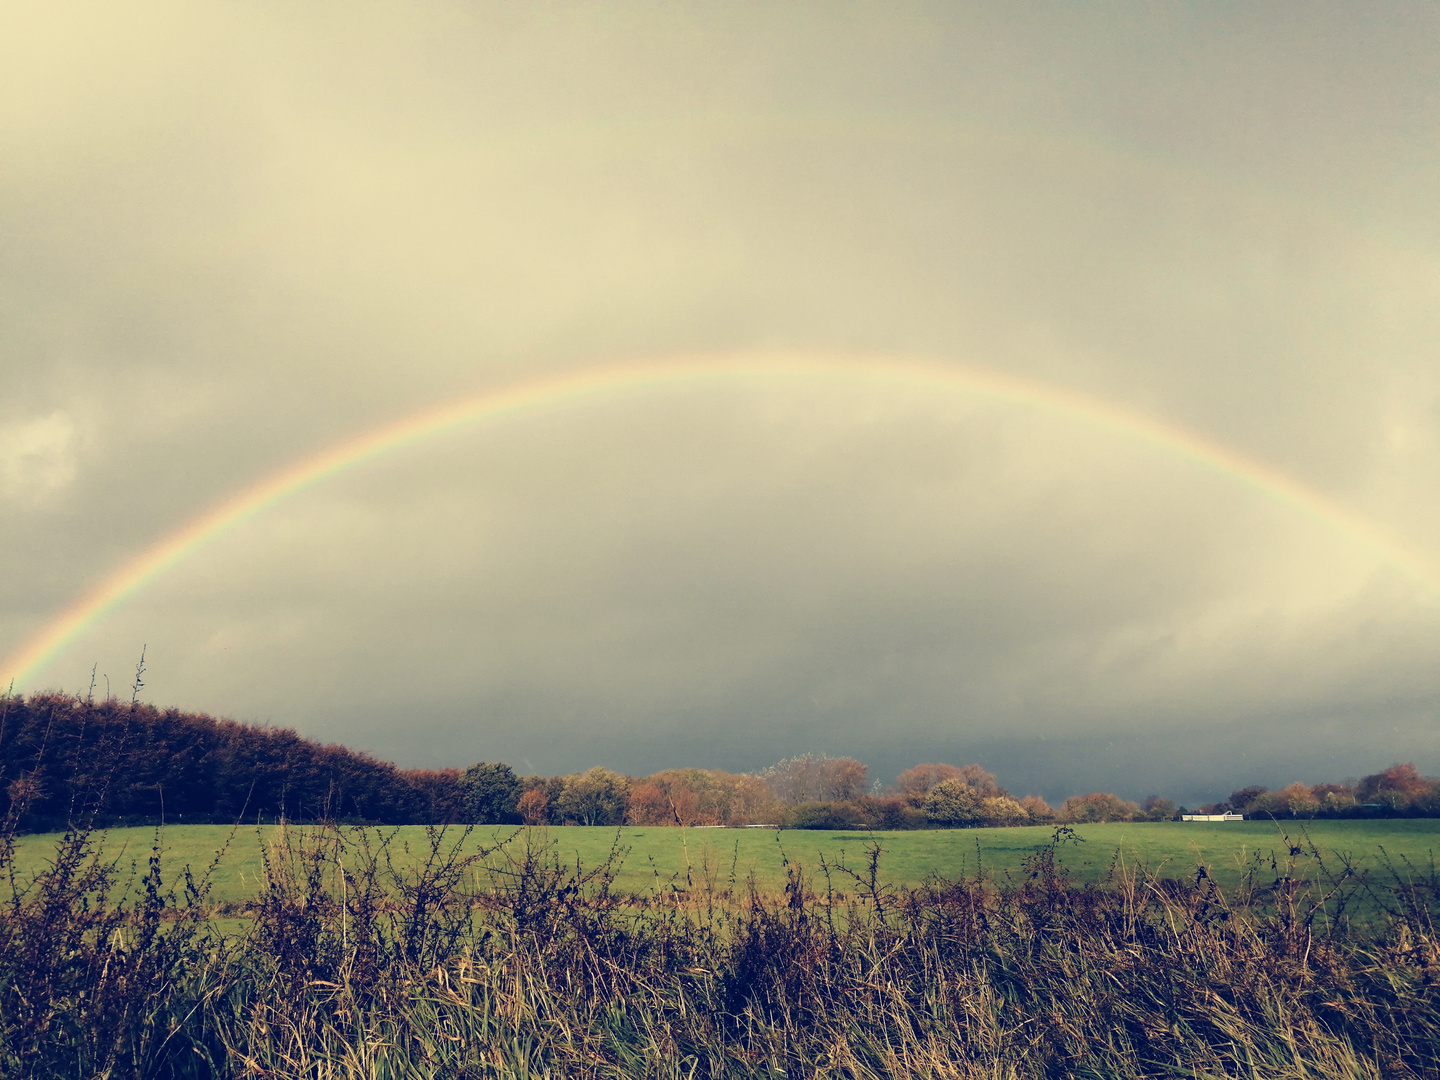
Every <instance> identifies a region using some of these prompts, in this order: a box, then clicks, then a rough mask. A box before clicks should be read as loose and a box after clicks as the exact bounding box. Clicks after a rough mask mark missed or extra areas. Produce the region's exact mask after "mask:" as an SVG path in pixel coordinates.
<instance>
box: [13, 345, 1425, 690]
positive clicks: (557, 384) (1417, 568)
mask: <svg viewBox="0 0 1440 1080" xmlns="http://www.w3.org/2000/svg"><path fill="white" fill-rule="evenodd" d="M773 379H816V380H829V381H836V380H840V381H851V382H869V383H876V384H882V385H883V384H889V385H895V386H906V387H929V388H933V389H936V390H939V391H943V392H946V393H955V394H970V395H978V396H980V397H984V398H988V399H991V400H994V401H999V402H1005V403H1009V404H1012V405H1015V406H1017V407H1024V408H1031V409H1038V410H1041V411H1044V412H1047V413H1050V414H1052V415H1056V416H1060V417H1065V418H1068V419H1070V420H1072V421H1076V422H1079V423H1083V424H1088V425H1092V426H1095V427H1099V428H1102V429H1105V430H1107V431H1110V432H1114V433H1116V434H1118V435H1120V436H1122V437H1125V438H1129V439H1132V440H1134V441H1137V442H1139V443H1141V444H1144V445H1147V446H1149V447H1152V448H1154V449H1156V450H1159V451H1162V452H1165V453H1168V454H1173V455H1177V456H1179V457H1181V458H1184V459H1187V460H1189V461H1191V462H1194V463H1196V464H1198V465H1200V466H1202V467H1204V468H1206V469H1209V470H1211V471H1213V472H1216V473H1219V474H1221V475H1223V476H1225V477H1228V478H1229V479H1231V480H1232V481H1234V482H1237V483H1241V484H1244V485H1245V486H1248V487H1250V488H1252V489H1254V490H1256V491H1258V492H1260V493H1261V494H1263V495H1264V496H1266V497H1267V498H1270V499H1272V500H1274V501H1275V502H1277V503H1280V504H1282V505H1285V506H1287V507H1289V508H1290V509H1292V510H1294V511H1296V512H1298V513H1300V514H1302V515H1304V516H1306V517H1308V518H1310V519H1312V520H1314V521H1316V522H1317V523H1319V524H1320V525H1322V526H1323V527H1325V528H1327V529H1330V530H1333V531H1335V532H1338V533H1340V534H1341V535H1344V536H1346V537H1348V538H1349V539H1350V540H1351V541H1352V542H1354V543H1356V544H1358V545H1359V546H1361V547H1363V548H1365V549H1367V550H1369V551H1371V552H1372V553H1374V554H1376V555H1378V556H1379V557H1380V558H1381V559H1383V560H1384V561H1385V562H1387V563H1390V564H1391V565H1393V566H1395V567H1396V568H1397V569H1399V570H1400V571H1401V572H1403V573H1404V574H1406V575H1407V576H1409V577H1410V578H1413V579H1414V580H1415V581H1417V582H1419V583H1421V584H1422V585H1424V586H1425V587H1426V589H1427V590H1428V591H1429V592H1430V593H1431V594H1432V595H1433V596H1435V597H1437V598H1440V574H1437V572H1436V570H1435V569H1434V568H1433V567H1432V566H1431V565H1430V564H1429V563H1428V562H1426V561H1425V560H1423V559H1422V558H1420V557H1419V556H1418V555H1416V554H1415V553H1414V552H1412V551H1410V550H1409V549H1407V548H1405V547H1404V546H1402V545H1401V544H1399V543H1397V542H1396V541H1395V540H1394V539H1393V538H1391V537H1390V536H1388V535H1387V534H1385V533H1384V532H1383V531H1382V530H1380V529H1379V528H1377V527H1376V526H1375V525H1374V524H1372V523H1371V522H1369V521H1367V520H1366V519H1364V518H1363V517H1360V516H1359V515H1357V514H1355V513H1354V512H1352V511H1351V510H1349V509H1348V508H1346V507H1345V506H1343V505H1342V504H1340V503H1339V502H1337V501H1335V500H1334V499H1331V498H1329V497H1328V496H1326V495H1324V494H1322V493H1320V492H1318V491H1315V490H1314V489H1312V488H1310V487H1308V486H1306V485H1304V484H1302V483H1300V482H1299V481H1297V480H1294V479H1292V478H1291V477H1288V476H1286V475H1285V474H1284V473H1282V472H1280V471H1278V470H1276V469H1273V468H1271V467H1269V466H1267V465H1264V464H1261V463H1259V462H1256V461H1253V460H1251V459H1249V458H1246V457H1244V456H1242V455H1240V454H1238V453H1236V452H1235V451H1233V450H1231V449H1229V448H1227V447H1225V446H1222V445H1220V444H1218V443H1215V442H1213V441H1210V440H1208V439H1205V438H1202V437H1201V436H1200V435H1198V434H1196V433H1194V432H1191V431H1187V430H1186V429H1184V428H1181V427H1178V426H1176V425H1173V424H1169V423H1165V422H1162V421H1160V420H1158V419H1155V418H1154V417H1150V416H1147V415H1145V414H1143V413H1139V412H1135V411H1133V410H1130V409H1127V408H1123V407H1121V406H1119V405H1115V404H1113V403H1111V402H1108V401H1104V400H1102V399H1099V398H1095V397H1091V396H1089V395H1086V394H1081V393H1079V392H1076V391H1074V390H1069V389H1065V388H1062V387H1058V386H1054V385H1052V384H1048V383H1044V382H1040V381H1038V380H1034V379H1026V378H1021V377H1018V376H1014V375H1007V374H1002V373H1000V372H995V371H989V370H986V369H983V368H974V367H964V366H959V365H954V364H937V363H923V362H916V361H910V360H900V359H892V358H883V357H882V358H875V357H854V356H844V357H836V356H819V355H813V354H745V355H741V356H730V357H721V358H710V357H699V358H685V359H676V360H668V361H662V362H645V363H627V364H615V365H608V366H601V367H594V368H589V369H585V370H582V371H572V372H566V373H561V374H553V375H547V376H544V377H542V378H538V379H534V380H529V381H524V382H519V383H516V384H513V385H510V386H504V387H500V388H497V389H491V390H485V391H482V392H480V393H477V394H474V395H471V396H469V397H465V398H463V399H460V400H458V401H451V402H447V403H445V404H442V405H439V406H435V407H433V408H429V409H425V410H423V411H421V412H418V413H414V414H412V415H410V416H406V417H403V418H401V419H399V420H396V421H394V422H392V423H388V424H385V425H383V426H381V427H379V428H376V429H374V430H372V431H368V432H365V433H364V434H361V435H358V436H356V437H354V438H351V439H347V440H345V441H343V442H340V443H337V444H335V445H333V446H330V447H327V448H326V449H324V450H322V451H320V452H319V453H317V454H314V455H312V456H310V457H307V458H305V459H303V460H301V461H297V462H295V463H294V464H292V465H289V466H287V467H285V468H283V469H281V470H279V471H278V472H276V473H274V474H272V475H270V476H268V477H266V478H264V479H262V480H260V481H259V482H258V483H255V484H253V485H252V486H250V487H247V488H245V489H244V490H242V491H240V492H238V493H236V494H234V495H232V496H230V497H229V498H227V499H225V500H224V501H222V502H220V503H218V504H217V505H215V506H213V507H212V508H210V509H209V510H207V511H205V512H204V513H202V514H200V515H199V516H197V517H195V518H194V519H192V520H191V521H189V522H188V523H186V524H185V525H184V526H182V527H181V528H179V529H177V530H176V531H175V532H173V533H171V534H169V535H168V536H165V537H162V538H161V539H160V540H159V541H158V542H156V543H155V544H153V545H152V546H151V547H149V548H147V549H146V550H144V551H142V552H140V553H139V554H137V555H136V556H134V557H133V558H132V559H130V560H129V561H127V562H126V563H124V564H123V565H122V566H120V567H119V568H117V569H116V570H115V571H114V572H112V573H111V574H110V575H109V576H107V577H106V578H105V579H104V580H103V581H101V582H100V583H99V584H98V585H96V586H95V587H94V588H92V589H91V590H89V591H88V592H86V593H85V594H83V595H82V596H80V597H79V598H77V599H76V600H75V601H74V602H73V603H72V604H70V605H69V606H68V607H67V608H65V610H64V611H62V612H60V613H59V614H58V615H56V616H55V617H54V618H52V619H51V620H50V621H49V622H48V623H46V624H45V626H43V627H42V628H41V629H40V630H39V632H37V633H36V634H35V635H34V636H33V637H32V638H31V639H30V640H29V641H27V642H26V643H25V644H24V645H23V646H21V647H20V648H19V649H18V650H17V651H16V652H15V653H14V654H13V655H11V656H10V657H8V658H7V659H6V660H5V662H4V666H3V668H0V685H6V684H10V683H11V682H13V683H14V684H15V685H16V686H17V687H18V688H20V689H22V690H23V689H24V688H25V687H26V686H27V684H29V683H31V682H32V681H33V680H34V679H35V678H36V677H37V676H38V675H39V674H40V672H42V671H43V670H44V668H45V667H46V665H47V664H49V663H50V662H51V661H52V660H54V659H55V658H56V657H57V656H58V654H59V653H60V652H61V651H62V650H64V649H65V648H66V647H67V646H68V645H70V644H71V643H73V642H74V641H75V640H76V639H77V638H78V637H80V635H82V634H84V633H85V632H86V631H87V630H89V629H90V628H92V627H93V626H95V625H96V624H97V623H98V622H100V621H101V620H102V619H104V618H105V617H106V616H107V615H108V614H110V613H111V612H112V611H114V610H115V608H116V607H118V606H119V605H121V604H122V603H124V602H125V600H127V599H128V598H130V597H132V596H134V595H135V594H136V593H137V592H139V591H140V590H142V589H144V588H145V587H146V586H147V585H148V584H150V583H151V582H153V581H154V580H155V579H156V578H158V577H159V576H160V575H162V574H164V573H165V571H166V570H168V569H169V568H171V567H173V566H175V565H176V564H177V563H179V562H181V561H183V560H184V559H186V558H188V557H189V556H191V555H193V554H194V553H195V552H197V551H199V550H200V549H201V548H203V547H204V546H205V545H206V544H208V543H210V542H212V541H214V540H215V539H217V538H218V537H220V536H223V535H224V534H225V533H227V532H229V531H231V530H233V529H235V528H236V527H238V526H240V525H242V524H243V523H244V522H246V521H248V520H250V519H251V518H253V517H255V516H256V515H257V514H260V513H262V512H264V511H265V510H266V509H267V508H269V507H271V506H273V505H275V504H276V503H278V502H280V501H281V500H283V499H286V498H289V497H291V496H294V495H296V494H299V493H300V492H302V491H304V490H306V489H307V488H310V487H312V486H314V485H316V484H319V483H322V482H324V481H325V480H327V479H329V478H330V477H333V476H335V475H337V474H339V473H341V472H344V471H346V470H349V469H354V468H357V467H359V466H361V465H363V464H365V463H366V462H368V461H371V460H373V459H375V458H377V457H379V456H381V455H383V454H387V453H390V452H392V451H394V450H397V449H399V448H401V447H404V446H408V445H411V444H414V443H417V442H421V441H423V440H426V439H430V438H434V437H436V436H438V435H441V434H443V433H445V432H447V431H453V430H455V429H456V428H460V427H463V426H465V425H469V424H475V423H479V422H482V421H485V420H490V419H495V418H499V417H501V416H505V415H510V414H516V413H524V412H527V411H533V410H538V409H542V408H553V407H556V406H561V405H566V404H571V403H580V402H584V401H586V400H589V399H594V398H597V397H604V396H610V395H614V394H618V393H638V392H644V391H647V390H651V389H655V388H659V387H663V386H667V385H703V384H705V383H707V382H709V383H726V382H745V381H750V382H755V381H764V380H773Z"/></svg>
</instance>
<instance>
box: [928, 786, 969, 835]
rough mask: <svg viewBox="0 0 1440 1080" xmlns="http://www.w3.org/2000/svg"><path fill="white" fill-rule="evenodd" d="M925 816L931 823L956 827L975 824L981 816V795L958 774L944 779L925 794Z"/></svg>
mask: <svg viewBox="0 0 1440 1080" xmlns="http://www.w3.org/2000/svg"><path fill="white" fill-rule="evenodd" d="M924 810H925V817H926V818H928V819H929V820H930V822H931V824H934V825H943V826H947V827H950V828H954V827H956V826H960V825H974V824H975V823H976V822H977V820H978V819H979V816H980V797H979V796H978V795H976V794H975V790H974V789H973V788H971V787H970V785H969V784H967V783H965V781H964V780H962V779H960V778H959V777H958V776H956V777H951V778H950V779H949V780H942V781H940V783H938V784H936V785H935V786H934V787H933V788H931V789H930V792H929V794H927V795H926V796H925V803H924Z"/></svg>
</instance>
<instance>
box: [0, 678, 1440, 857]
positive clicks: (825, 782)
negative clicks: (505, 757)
mask: <svg viewBox="0 0 1440 1080" xmlns="http://www.w3.org/2000/svg"><path fill="white" fill-rule="evenodd" d="M0 784H3V785H4V787H5V790H6V794H7V795H8V797H9V801H10V802H9V808H10V813H11V815H12V816H13V817H14V818H16V819H18V822H19V824H20V826H21V827H22V828H25V829H28V830H44V829H54V828H61V827H63V826H65V825H66V824H68V823H70V822H75V821H88V822H94V823H98V824H140V823H147V822H157V821H169V822H178V823H186V822H190V823H197V822H198V823H203V822H222V823H228V822H233V821H237V820H255V821H274V820H280V819H290V820H315V819H319V818H331V819H336V820H341V821H354V822H370V823H377V824H386V825H404V824H432V823H434V824H446V823H455V822H475V823H482V824H516V825H519V824H529V825H546V824H549V825H568V824H576V825H609V826H614V825H621V824H632V825H645V826H707V825H708V826H743V825H776V826H781V827H785V828H812V829H845V828H858V827H870V828H877V829H917V828H957V827H967V826H990V827H995V826H1010V825H1034V824H1051V823H1079V822H1106V821H1163V820H1169V819H1171V818H1175V817H1178V816H1180V815H1181V814H1183V813H1185V812H1186V808H1185V807H1180V806H1176V805H1175V804H1174V803H1173V802H1172V801H1170V800H1168V799H1165V798H1163V797H1161V796H1158V795H1152V796H1150V797H1149V798H1147V799H1145V800H1144V801H1143V802H1140V803H1135V802H1130V801H1127V800H1125V799H1122V798H1120V797H1119V796H1118V795H1115V794H1112V793H1108V792H1095V793H1091V794H1087V795H1077V796H1074V797H1072V798H1069V799H1066V800H1065V802H1064V803H1063V804H1061V805H1060V806H1058V807H1055V806H1051V805H1049V804H1048V803H1047V802H1046V801H1045V800H1044V799H1043V798H1041V797H1040V796H1038V795H1026V796H1022V797H1016V796H1015V795H1012V794H1011V793H1010V792H1009V791H1007V790H1006V789H1005V788H1003V787H1001V786H1000V784H999V783H998V782H997V780H996V777H995V776H994V774H993V773H990V772H988V771H987V770H985V769H984V768H982V767H981V766H980V765H975V764H972V765H964V766H956V765H951V764H946V763H927V764H921V765H916V766H914V767H912V768H909V769H906V770H905V771H904V772H902V773H900V775H899V776H897V777H896V778H895V780H894V782H893V783H891V784H890V785H888V786H884V787H881V786H880V785H877V784H872V783H871V779H870V775H869V768H868V767H867V766H866V765H865V764H864V763H863V762H860V761H858V760H856V759H854V758H848V757H842V758H832V757H827V756H823V755H803V756H800V757H794V758H789V759H786V760H784V761H781V762H778V763H776V764H775V765H773V766H771V767H770V768H768V769H765V770H763V771H761V772H758V773H729V772H724V771H721V770H716V769H701V768H683V769H666V770H663V771H661V772H657V773H654V774H652V775H650V776H645V777H631V776H625V775H623V774H621V773H617V772H614V771H612V770H609V769H606V768H602V767H596V768H593V769H589V770H586V771H585V772H581V773H575V774H571V775H566V776H518V775H517V774H516V773H515V772H514V770H513V769H512V768H511V767H510V766H509V765H507V764H504V763H503V762H477V763H475V764H473V765H471V766H470V767H469V768H467V769H464V770H463V771H462V770H460V769H458V768H452V769H433V770H432V769H402V768H398V767H397V766H395V765H393V764H391V763H390V762H386V761H381V760H379V759H377V758H375V757H373V756H372V755H369V754H366V753H363V752H359V751H355V750H351V749H349V748H347V747H344V746H338V745H326V744H322V743H318V742H315V741H313V740H310V739H305V738H302V737H301V736H300V735H299V734H297V733H296V732H295V731H293V730H290V729H288V728H275V727H267V726H260V725H255V724H242V723H238V722H236V721H233V720H220V719H216V718H214V717H211V716H206V715H204V714H196V713H184V712H181V711H179V710H177V709H165V710H160V709H156V708H154V707H152V706H149V705H145V704H141V703H134V702H130V703H125V702H119V701H115V700H107V701H99V702H97V701H94V700H91V699H89V698H77V697H71V696H68V695H63V694H37V695H32V696H31V697H29V698H25V697H21V696H7V697H6V698H4V699H3V701H0ZM1226 811H1235V812H1239V813H1244V814H1245V815H1246V816H1248V817H1254V816H1262V817H1265V816H1268V817H1277V818H1278V817H1317V816H1322V817H1345V816H1363V815H1374V814H1386V815H1393V814H1413V815H1425V816H1429V815H1440V781H1436V780H1435V779H1433V778H1427V777H1424V776H1421V775H1420V774H1419V772H1418V770H1417V769H1416V768H1415V766H1414V765H1411V764H1399V765H1394V766H1392V767H1391V768H1389V769H1386V770H1384V771H1383V772H1380V773H1376V774H1373V775H1371V776H1366V777H1364V778H1362V779H1360V780H1358V781H1353V782H1347V783H1322V784H1317V785H1314V786H1308V787H1307V786H1306V785H1303V784H1298V783H1297V784H1291V785H1290V786H1289V787H1286V788H1283V789H1281V790H1279V791H1270V790H1267V789H1265V788H1261V787H1247V788H1241V789H1239V790H1237V791H1235V792H1233V793H1232V794H1231V796H1230V798H1229V799H1228V800H1226V801H1224V802H1220V803H1214V804H1210V805H1207V806H1203V807H1198V808H1197V809H1196V811H1195V812H1197V813H1223V812H1226Z"/></svg>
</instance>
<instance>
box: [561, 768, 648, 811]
mask: <svg viewBox="0 0 1440 1080" xmlns="http://www.w3.org/2000/svg"><path fill="white" fill-rule="evenodd" d="M629 793H630V781H629V780H628V779H627V778H625V777H623V776H621V775H620V774H619V773H616V772H611V771H610V770H609V769H606V768H603V767H601V766H599V765H597V766H595V768H593V769H589V770H587V771H585V772H583V773H580V774H579V775H578V776H567V777H565V782H564V787H563V788H562V789H561V791H560V797H559V798H558V799H557V800H556V801H555V809H556V811H557V812H558V813H559V815H560V817H561V819H562V820H563V821H567V822H574V823H575V824H577V825H619V824H621V823H623V822H624V820H625V805H626V801H627V796H628V795H629Z"/></svg>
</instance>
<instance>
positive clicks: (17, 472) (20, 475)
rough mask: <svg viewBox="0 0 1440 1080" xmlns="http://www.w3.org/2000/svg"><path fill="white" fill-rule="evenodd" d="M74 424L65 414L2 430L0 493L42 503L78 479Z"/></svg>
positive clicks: (10, 497)
mask: <svg viewBox="0 0 1440 1080" xmlns="http://www.w3.org/2000/svg"><path fill="white" fill-rule="evenodd" d="M75 444H76V431H75V423H74V421H73V420H71V419H70V417H69V416H67V415H66V414H65V413H63V412H53V413H51V414H50V415H49V416H41V417H37V418H36V419H34V420H27V421H24V422H21V423H12V424H7V425H5V426H3V427H0V492H3V493H4V495H5V496H6V498H9V499H17V500H23V501H28V502H35V501H39V500H41V499H43V498H45V497H46V496H48V495H50V494H52V493H54V492H57V491H59V490H60V489H62V488H65V487H68V486H69V485H70V484H71V482H72V481H74V479H75Z"/></svg>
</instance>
